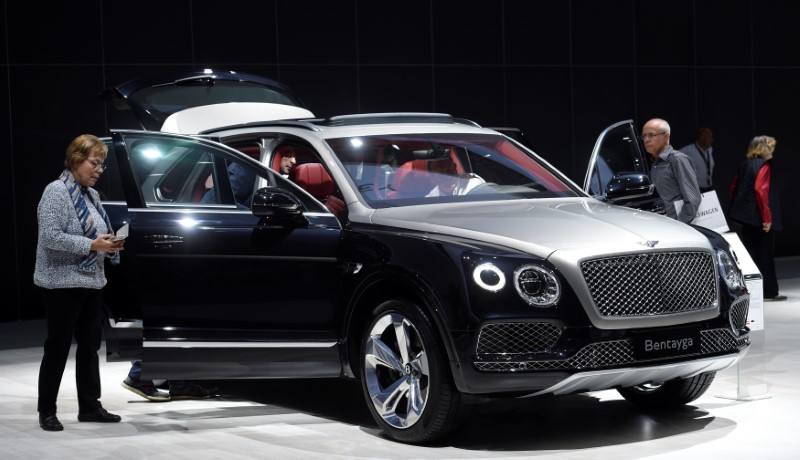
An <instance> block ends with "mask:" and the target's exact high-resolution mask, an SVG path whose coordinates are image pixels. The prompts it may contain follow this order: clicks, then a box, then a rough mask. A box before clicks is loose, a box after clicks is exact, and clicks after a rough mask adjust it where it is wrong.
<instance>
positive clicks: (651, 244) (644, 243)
mask: <svg viewBox="0 0 800 460" xmlns="http://www.w3.org/2000/svg"><path fill="white" fill-rule="evenodd" d="M639 244H641V245H642V246H647V247H648V248H654V247H656V245H657V244H658V241H653V240H644V241H639Z"/></svg>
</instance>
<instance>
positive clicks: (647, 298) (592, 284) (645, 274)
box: [581, 252, 717, 318]
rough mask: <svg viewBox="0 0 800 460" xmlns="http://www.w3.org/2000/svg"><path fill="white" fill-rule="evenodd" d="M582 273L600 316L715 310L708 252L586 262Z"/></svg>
mask: <svg viewBox="0 0 800 460" xmlns="http://www.w3.org/2000/svg"><path fill="white" fill-rule="evenodd" d="M581 271H582V272H583V277H584V279H585V280H586V284H587V286H588V287H589V292H590V293H591V295H592V299H593V300H594V303H595V305H596V306H597V310H598V312H599V313H600V315H601V316H603V317H626V318H631V317H645V316H646V317H652V316H657V315H669V314H673V313H680V312H687V311H695V310H703V309H706V308H709V307H714V306H716V302H717V279H716V275H715V273H714V261H713V257H712V255H711V254H709V253H706V252H649V253H645V254H633V255H626V256H619V257H606V258H602V259H594V260H587V261H584V262H583V263H581Z"/></svg>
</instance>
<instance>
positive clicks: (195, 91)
mask: <svg viewBox="0 0 800 460" xmlns="http://www.w3.org/2000/svg"><path fill="white" fill-rule="evenodd" d="M100 96H101V97H102V98H103V99H105V100H107V101H111V102H112V103H113V105H114V107H115V108H116V109H118V110H133V112H134V114H135V115H136V117H137V118H138V119H139V122H140V123H141V125H142V126H143V127H144V128H145V129H148V130H160V129H161V128H162V126H163V125H164V122H165V121H166V120H167V118H169V116H170V115H172V114H174V113H177V112H180V111H182V110H186V109H189V108H193V107H198V106H205V105H212V104H220V103H230V102H260V103H271V104H281V105H287V106H294V107H301V108H305V106H304V104H303V103H302V102H301V101H300V99H299V98H298V97H297V96H296V95H295V94H294V91H293V90H292V89H291V88H290V87H289V86H287V85H284V84H283V83H280V82H277V81H275V80H272V79H270V78H266V77H262V76H259V75H253V74H248V73H241V72H236V71H232V70H224V71H217V70H213V69H198V70H189V71H181V72H171V73H162V74H155V75H149V76H145V77H141V78H136V79H133V80H130V81H127V82H125V83H122V84H119V85H116V86H113V87H110V88H107V89H105V90H104V91H102V92H101V93H100Z"/></svg>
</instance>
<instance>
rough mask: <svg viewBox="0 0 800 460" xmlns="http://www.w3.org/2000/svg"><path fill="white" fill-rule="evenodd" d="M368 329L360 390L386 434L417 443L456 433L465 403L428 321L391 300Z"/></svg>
mask: <svg viewBox="0 0 800 460" xmlns="http://www.w3.org/2000/svg"><path fill="white" fill-rule="evenodd" d="M368 324H369V325H368V326H367V327H366V329H365V330H364V332H363V339H362V346H361V356H360V358H361V359H360V362H361V386H362V388H363V391H364V397H365V398H366V400H367V406H368V407H369V410H370V412H371V413H372V416H373V418H374V419H375V421H376V422H377V423H378V425H379V427H380V428H381V430H382V431H383V432H384V434H386V435H387V436H388V437H390V438H392V439H394V440H396V441H400V442H405V443H414V444H417V443H427V442H430V441H433V440H435V439H438V438H441V437H443V436H445V435H446V434H448V433H449V432H450V431H452V430H453V429H454V428H456V426H457V424H458V423H459V421H460V419H461V412H462V408H463V401H462V397H461V394H460V393H459V392H458V390H457V389H456V388H455V385H454V384H453V382H452V378H451V376H450V370H449V367H448V365H447V359H446V354H445V352H444V350H443V348H442V345H441V342H440V341H439V340H437V337H436V333H435V331H434V329H433V328H432V327H431V325H432V324H433V323H432V321H431V320H430V319H429V318H428V316H427V315H426V314H425V313H424V312H423V311H422V309H420V308H419V306H417V305H414V304H412V303H408V302H404V301H397V300H392V301H387V302H384V303H382V304H381V305H379V306H378V307H377V308H376V309H375V310H374V311H373V315H372V319H371V321H370V322H369V323H368Z"/></svg>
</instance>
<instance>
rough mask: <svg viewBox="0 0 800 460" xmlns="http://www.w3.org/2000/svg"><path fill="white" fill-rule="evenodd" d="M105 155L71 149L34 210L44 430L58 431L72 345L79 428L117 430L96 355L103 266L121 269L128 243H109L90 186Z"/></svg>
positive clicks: (92, 148)
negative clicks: (42, 326)
mask: <svg viewBox="0 0 800 460" xmlns="http://www.w3.org/2000/svg"><path fill="white" fill-rule="evenodd" d="M107 154H108V147H107V146H106V145H105V144H104V143H103V141H101V140H100V139H98V138H97V137H95V136H92V135H90V134H83V135H80V136H78V137H76V138H75V139H73V140H72V142H70V144H69V146H68V147H67V152H66V158H65V159H64V170H63V171H62V172H61V175H60V176H59V177H58V179H56V180H54V181H53V182H51V183H49V184H48V185H47V186H46V187H45V189H44V193H43V194H42V197H41V199H40V201H39V205H38V208H37V218H38V227H39V230H38V232H39V233H38V241H37V245H36V265H35V268H34V274H33V281H34V284H35V285H36V286H39V287H40V288H41V293H42V300H43V303H44V308H45V317H46V322H47V338H46V339H45V342H44V356H43V357H42V363H41V365H40V367H39V383H38V391H39V399H38V403H37V410H38V412H39V426H41V427H42V429H44V430H45V431H61V430H63V429H64V426H63V425H62V424H61V422H60V421H59V420H58V417H57V416H56V412H57V407H56V399H57V397H58V390H59V387H60V385H61V379H62V377H63V375H64V368H65V367H66V364H67V358H68V356H69V351H70V347H71V345H72V339H73V337H74V338H75V341H76V342H77V344H78V347H77V350H76V353H75V383H76V386H77V390H78V421H80V422H101V423H113V422H119V421H120V420H121V417H120V416H119V415H114V414H110V413H109V412H108V411H106V410H105V409H104V408H103V406H102V405H101V404H100V368H99V359H98V356H97V352H98V350H99V349H100V342H101V340H102V324H101V308H102V306H101V304H102V289H103V287H104V286H105V285H106V277H105V269H104V263H105V260H106V259H108V260H110V261H111V262H112V263H119V251H121V250H122V249H123V244H124V243H123V241H116V242H114V241H112V238H113V236H114V233H113V229H112V227H111V222H110V221H109V219H108V216H107V215H106V213H105V211H104V210H103V206H102V204H101V203H100V195H99V194H98V192H97V191H96V190H94V189H93V188H92V186H93V185H94V184H95V183H96V182H97V180H98V179H99V178H100V175H101V174H102V173H103V171H104V170H105V164H104V161H105V159H106V155H107Z"/></svg>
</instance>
